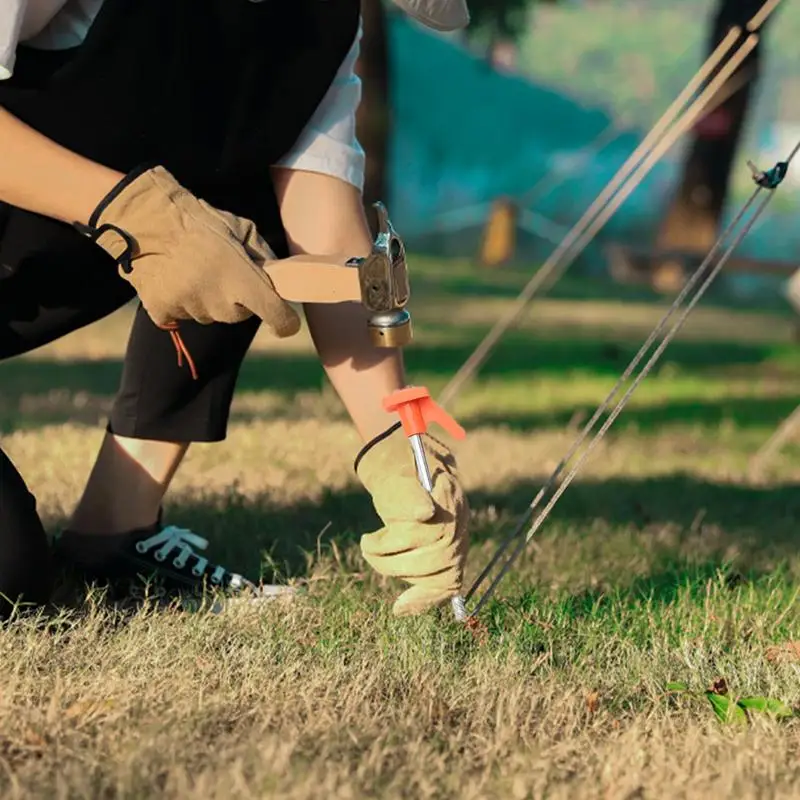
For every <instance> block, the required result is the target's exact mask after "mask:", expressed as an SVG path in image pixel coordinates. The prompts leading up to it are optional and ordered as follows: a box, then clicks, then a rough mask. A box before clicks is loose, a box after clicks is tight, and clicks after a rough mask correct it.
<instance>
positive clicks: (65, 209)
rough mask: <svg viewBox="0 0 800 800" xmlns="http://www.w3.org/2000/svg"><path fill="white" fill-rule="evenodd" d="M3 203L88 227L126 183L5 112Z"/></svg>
mask: <svg viewBox="0 0 800 800" xmlns="http://www.w3.org/2000/svg"><path fill="white" fill-rule="evenodd" d="M0 142H2V146H0V202H4V203H8V204H10V205H12V206H17V207H19V208H24V209H26V210H27V211H33V212H35V213H37V214H43V215H44V216H47V217H53V218H54V219H58V220H61V221H62V222H67V223H72V222H83V223H85V222H88V220H89V217H90V216H91V214H92V212H93V211H94V209H95V208H96V207H97V205H98V203H99V202H100V201H101V200H102V199H103V198H104V197H105V196H106V195H107V194H108V193H109V191H111V189H112V188H113V187H114V186H115V185H116V184H117V183H118V182H119V181H120V180H121V179H122V178H123V177H124V176H123V174H122V173H119V172H116V171H115V170H112V169H108V168H107V167H104V166H102V165H100V164H96V163H95V162H93V161H90V160H88V159H86V158H83V157H82V156H79V155H77V154H76V153H73V152H71V151H70V150H67V149H66V148H64V147H61V145H59V144H56V143H55V142H53V141H52V140H50V139H48V138H47V137H46V136H43V135H42V134H40V133H38V132H37V131H35V130H34V129H33V128H31V127H30V126H28V125H26V124H25V123H23V122H21V121H20V120H19V119H17V118H16V117H15V116H13V115H12V114H11V113H9V112H8V111H6V110H5V109H4V108H1V107H0Z"/></svg>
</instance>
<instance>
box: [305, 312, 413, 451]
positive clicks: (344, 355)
mask: <svg viewBox="0 0 800 800" xmlns="http://www.w3.org/2000/svg"><path fill="white" fill-rule="evenodd" d="M305 310H306V319H307V320H308V328H309V331H310V332H311V337H312V339H313V340H314V345H315V347H316V349H317V353H318V354H319V358H320V361H321V362H322V366H323V367H324V368H325V372H326V373H327V375H328V378H329V379H330V381H331V383H332V384H333V386H334V388H335V389H336V392H337V394H338V395H339V397H340V398H341V399H342V402H343V403H344V405H345V408H347V412H348V414H349V415H350V417H351V419H352V420H353V424H354V425H355V426H356V429H357V430H358V432H359V434H360V435H361V437H362V438H363V439H364V441H368V440H369V439H372V438H373V437H374V436H377V435H378V434H379V433H382V432H383V431H385V430H386V429H387V428H388V427H389V426H390V425H392V424H393V423H394V422H396V421H397V418H396V417H395V416H393V415H390V414H388V413H387V412H386V411H385V410H384V408H383V405H382V401H383V398H384V397H386V396H387V395H389V394H391V393H392V392H394V391H396V390H397V389H400V388H402V387H403V386H404V385H405V376H404V371H403V360H402V356H401V355H400V352H399V351H398V350H385V349H381V348H376V347H375V346H374V345H373V344H372V342H371V341H370V339H369V335H368V332H367V314H366V312H365V310H364V308H363V307H362V306H360V305H358V304H356V303H342V304H339V305H330V306H325V305H310V304H309V305H306V306H305Z"/></svg>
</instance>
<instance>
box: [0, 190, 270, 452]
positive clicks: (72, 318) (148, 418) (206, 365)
mask: <svg viewBox="0 0 800 800" xmlns="http://www.w3.org/2000/svg"><path fill="white" fill-rule="evenodd" d="M61 235H63V236H64V246H63V247H59V242H58V241H56V240H57V239H58V237H59V236H61ZM31 242H37V243H38V245H39V247H40V249H41V253H40V254H39V255H32V256H31V255H29V256H28V257H27V258H26V260H25V265H24V268H21V269H18V270H15V271H14V272H13V273H10V274H9V273H6V274H4V271H3V269H2V265H3V263H4V262H3V259H4V253H6V254H8V256H9V257H8V262H9V263H12V262H13V261H14V259H13V257H12V253H13V251H16V250H17V248H20V249H23V250H25V251H26V252H30V249H31V248H30V243H31ZM54 253H58V255H57V256H55V255H53V254H54ZM135 296H136V295H135V293H134V291H133V289H132V288H131V286H130V284H128V283H127V281H124V280H123V279H122V278H120V277H119V275H118V273H117V269H116V266H115V265H114V264H113V263H112V262H111V259H110V258H109V257H108V256H107V254H106V253H105V252H104V251H103V250H101V249H100V248H99V247H98V246H97V245H95V244H93V243H92V242H90V241H88V240H84V239H83V238H82V237H78V238H77V239H76V237H75V236H74V232H73V231H71V230H70V229H69V228H68V226H66V225H65V226H63V229H62V226H58V225H54V224H53V222H52V220H44V219H43V218H41V217H38V216H36V215H33V214H27V213H24V212H20V211H19V210H18V209H12V208H9V207H7V206H3V205H2V204H0V360H3V359H7V358H11V357H13V356H17V355H20V354H22V353H27V352H29V351H31V350H34V349H35V348H37V347H41V346H42V345H45V344H48V343H49V342H52V341H54V340H55V339H58V338H60V337H62V336H66V335H67V334H69V333H72V332H73V331H75V330H77V329H78V328H82V327H84V326H86V325H89V324H91V323H92V322H96V321H97V320H99V319H102V318H103V317H106V316H108V315H109V314H112V313H113V312H114V311H116V310H118V309H119V308H121V307H122V306H124V305H125V304H127V303H129V302H130V301H132V300H134V298H135ZM259 325H260V320H259V319H258V318H257V317H252V318H251V319H249V320H246V321H245V322H241V323H238V324H235V325H227V324H223V323H214V324H211V325H200V324H197V323H194V322H182V323H181V326H180V331H181V337H182V339H183V341H184V343H185V344H186V346H187V349H188V351H189V353H190V354H191V356H192V359H193V361H194V364H195V367H196V374H197V378H196V379H194V378H193V376H192V373H191V371H190V369H189V367H188V365H187V364H186V363H185V362H184V364H183V366H179V365H178V356H177V352H176V350H175V346H174V345H173V342H172V339H171V338H170V335H169V333H168V332H166V331H163V330H161V329H159V328H157V327H156V326H155V325H154V324H153V322H152V321H151V320H150V317H149V316H148V315H147V313H146V312H145V311H144V309H143V308H142V307H141V306H139V308H138V309H137V311H136V314H135V317H134V321H133V326H132V329H131V334H130V339H129V341H128V347H127V352H126V355H125V361H124V367H123V373H122V381H121V385H120V388H119V393H118V395H117V397H116V400H115V402H114V406H113V410H112V412H111V415H110V419H109V424H108V430H109V431H111V432H112V433H115V434H119V435H120V436H127V437H132V438H139V439H156V440H161V441H176V442H216V441H220V440H222V439H224V438H225V435H226V433H227V424H228V417H229V411H230V404H231V400H232V398H233V391H234V388H235V385H236V380H237V377H238V374H239V369H240V367H241V364H242V361H243V360H244V357H245V355H246V353H247V350H248V348H249V347H250V344H251V343H252V341H253V337H254V336H255V334H256V332H257V330H258V327H259Z"/></svg>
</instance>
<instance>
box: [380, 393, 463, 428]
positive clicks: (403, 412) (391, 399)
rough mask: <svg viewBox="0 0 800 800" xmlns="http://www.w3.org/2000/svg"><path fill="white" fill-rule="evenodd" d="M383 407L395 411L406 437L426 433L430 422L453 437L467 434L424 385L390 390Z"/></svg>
mask: <svg viewBox="0 0 800 800" xmlns="http://www.w3.org/2000/svg"><path fill="white" fill-rule="evenodd" d="M383 407H384V408H385V409H386V410H387V411H389V412H392V411H396V412H397V414H398V416H399V417H400V422H402V423H403V430H404V431H405V434H406V436H408V437H411V436H420V435H421V434H423V433H426V432H427V430H428V424H429V423H431V422H435V423H437V424H438V425H440V426H441V427H442V428H444V429H445V430H446V431H447V432H448V433H449V434H450V435H451V436H452V437H453V438H455V439H463V438H464V437H465V436H466V435H467V432H466V431H465V430H464V429H463V428H462V427H461V426H460V425H459V424H458V423H457V422H456V421H455V420H454V419H453V418H452V417H451V416H450V415H449V414H448V413H447V412H446V411H445V410H444V409H443V408H442V407H441V406H440V405H439V404H438V403H437V402H436V401H435V400H434V399H433V398H432V397H431V393H430V392H429V391H428V390H427V389H426V388H425V387H424V386H407V387H406V388H405V389H398V390H397V391H396V392H392V394H390V395H389V396H388V397H387V398H385V399H384V401H383Z"/></svg>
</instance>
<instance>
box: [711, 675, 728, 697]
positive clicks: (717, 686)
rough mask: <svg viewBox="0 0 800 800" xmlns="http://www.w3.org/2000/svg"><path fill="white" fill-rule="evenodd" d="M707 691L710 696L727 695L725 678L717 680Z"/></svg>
mask: <svg viewBox="0 0 800 800" xmlns="http://www.w3.org/2000/svg"><path fill="white" fill-rule="evenodd" d="M708 691H709V692H711V694H718V695H726V694H728V682H727V681H726V680H725V678H717V679H716V680H715V681H714V683H712V684H711V688H710V689H709V690H708Z"/></svg>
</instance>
